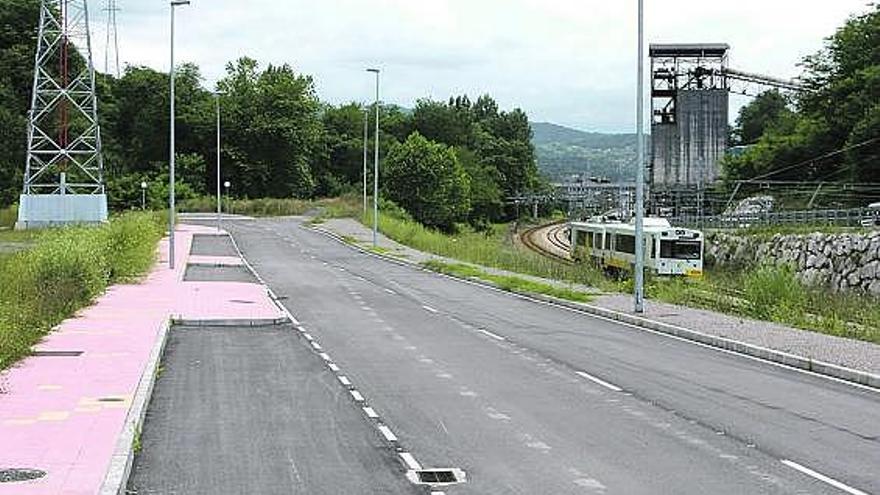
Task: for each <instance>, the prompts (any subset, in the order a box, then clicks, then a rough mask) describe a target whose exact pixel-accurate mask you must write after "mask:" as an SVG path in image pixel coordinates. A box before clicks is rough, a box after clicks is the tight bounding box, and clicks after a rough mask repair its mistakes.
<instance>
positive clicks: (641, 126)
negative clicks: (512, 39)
mask: <svg viewBox="0 0 880 495" xmlns="http://www.w3.org/2000/svg"><path fill="white" fill-rule="evenodd" d="M638 1H639V49H638V54H639V63H638V78H639V81H638V84H637V85H636V86H637V90H636V92H637V93H638V96H637V99H636V137H637V139H638V144H637V150H638V152H637V158H636V160H637V164H636V266H635V290H634V291H633V292H634V294H633V299H634V306H635V312H636V313H644V312H645V211H644V210H645V97H644V96H645V0H638Z"/></svg>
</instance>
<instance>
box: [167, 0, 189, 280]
mask: <svg viewBox="0 0 880 495" xmlns="http://www.w3.org/2000/svg"><path fill="white" fill-rule="evenodd" d="M189 4H190V2H189V0H172V1H171V69H170V79H171V90H170V96H169V98H170V101H171V119H170V120H171V122H170V125H169V127H170V128H171V130H170V131H169V132H170V138H169V143H170V157H169V160H168V162H169V167H168V168H169V170H168V267H169V268H170V269H172V270H174V224H175V216H176V212H175V204H174V200H175V198H174V74H175V72H176V71H175V68H174V11H175V10H176V9H177V7H180V6H181V5H189Z"/></svg>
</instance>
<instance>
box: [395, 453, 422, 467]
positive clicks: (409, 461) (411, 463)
mask: <svg viewBox="0 0 880 495" xmlns="http://www.w3.org/2000/svg"><path fill="white" fill-rule="evenodd" d="M400 458H401V459H403V462H405V463H406V467H408V468H410V469H412V470H413V471H418V470H420V469H422V465H421V464H419V461H417V460H416V458H415V457H413V455H412V454H410V453H409V452H401V453H400Z"/></svg>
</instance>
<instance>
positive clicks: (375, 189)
mask: <svg viewBox="0 0 880 495" xmlns="http://www.w3.org/2000/svg"><path fill="white" fill-rule="evenodd" d="M367 72H372V73H374V74H376V136H375V139H376V156H375V158H374V161H373V247H379V69H367Z"/></svg>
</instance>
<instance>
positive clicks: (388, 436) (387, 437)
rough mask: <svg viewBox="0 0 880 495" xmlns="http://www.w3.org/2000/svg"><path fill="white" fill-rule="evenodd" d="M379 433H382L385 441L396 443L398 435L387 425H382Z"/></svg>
mask: <svg viewBox="0 0 880 495" xmlns="http://www.w3.org/2000/svg"><path fill="white" fill-rule="evenodd" d="M379 431H381V432H382V436H384V437H385V440H388V441H389V442H396V441H397V435H395V434H394V432H393V431H391V428H388V427H387V426H385V425H380V426H379Z"/></svg>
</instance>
